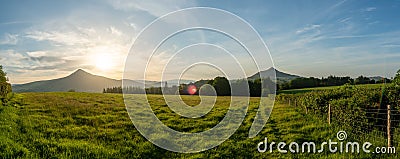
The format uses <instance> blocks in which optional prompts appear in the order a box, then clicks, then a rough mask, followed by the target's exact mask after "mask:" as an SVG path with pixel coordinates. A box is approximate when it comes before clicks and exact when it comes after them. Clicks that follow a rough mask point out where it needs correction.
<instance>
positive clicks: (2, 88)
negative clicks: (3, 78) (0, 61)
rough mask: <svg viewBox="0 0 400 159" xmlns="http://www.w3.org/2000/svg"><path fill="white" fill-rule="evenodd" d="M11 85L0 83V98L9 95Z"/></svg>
mask: <svg viewBox="0 0 400 159" xmlns="http://www.w3.org/2000/svg"><path fill="white" fill-rule="evenodd" d="M11 91H12V89H11V84H10V83H7V82H0V98H4V97H6V96H7V94H8V93H11Z"/></svg>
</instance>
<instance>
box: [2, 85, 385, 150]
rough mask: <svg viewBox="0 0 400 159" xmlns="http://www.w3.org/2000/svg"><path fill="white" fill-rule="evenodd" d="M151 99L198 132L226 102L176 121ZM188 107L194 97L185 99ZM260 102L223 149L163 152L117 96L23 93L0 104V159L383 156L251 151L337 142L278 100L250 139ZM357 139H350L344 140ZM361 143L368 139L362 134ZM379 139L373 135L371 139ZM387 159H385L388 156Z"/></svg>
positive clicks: (332, 132) (167, 119) (323, 126)
mask: <svg viewBox="0 0 400 159" xmlns="http://www.w3.org/2000/svg"><path fill="white" fill-rule="evenodd" d="M148 99H149V102H150V103H152V108H153V110H154V111H155V112H156V115H157V116H158V117H159V118H160V120H161V121H162V122H163V123H165V124H166V125H168V126H169V127H171V128H173V129H175V130H178V131H185V132H199V131H203V130H206V129H209V128H212V127H213V126H215V125H216V124H217V123H218V122H219V121H220V120H221V119H222V118H223V116H224V115H225V112H226V111H227V109H228V107H229V102H230V97H218V99H217V104H216V106H215V107H214V108H213V109H212V110H211V112H210V113H209V114H207V115H206V116H204V117H203V118H200V119H188V118H183V117H180V116H178V115H177V114H175V113H173V112H172V111H171V110H170V109H169V107H168V106H166V104H165V102H164V100H163V98H162V96H160V95H150V96H149V97H148ZM183 100H184V101H185V102H186V103H188V104H189V105H196V104H198V103H199V102H200V101H199V100H200V98H199V97H198V96H183ZM258 101H259V98H251V102H250V107H249V109H248V113H247V116H246V117H245V119H244V121H243V123H242V125H241V126H240V128H239V129H238V130H237V131H236V132H235V134H233V135H232V136H231V137H230V138H229V139H228V140H226V141H225V142H224V143H222V144H221V145H219V146H217V147H215V148H213V149H210V150H207V151H204V152H200V153H193V154H182V153H175V152H170V151H166V150H164V149H161V148H159V147H157V146H155V145H153V144H152V143H151V142H149V141H147V140H146V139H145V138H144V137H142V136H141V134H140V133H139V132H138V131H137V130H136V129H135V127H134V126H133V124H132V122H131V121H130V119H129V116H128V114H127V111H126V108H125V105H124V103H123V97H122V95H121V94H100V93H72V92H71V93H22V94H16V97H15V99H14V101H13V102H11V103H9V105H11V106H1V107H0V123H1V124H0V125H1V127H0V132H1V133H0V141H1V142H0V156H1V157H2V158H18V157H21V158H271V157H272V158H353V157H363V158H371V157H373V158H381V157H382V158H383V157H384V156H380V155H376V154H375V155H374V154H365V153H361V154H340V153H336V154H334V153H329V152H323V153H316V154H307V153H300V154H291V153H287V154H283V153H278V152H277V151H276V149H275V151H273V152H272V153H270V152H265V153H260V152H258V151H257V145H258V143H259V142H261V141H264V138H265V137H268V141H275V142H281V141H282V142H286V143H290V142H292V141H296V142H303V141H314V142H316V143H322V142H324V141H328V140H329V139H332V140H337V139H336V133H337V131H338V130H339V129H338V128H336V127H333V126H329V125H328V124H327V123H326V122H325V121H321V120H320V119H318V118H315V117H313V116H312V115H307V114H305V113H303V112H301V111H298V110H297V109H296V108H294V107H290V106H288V105H284V104H279V103H276V104H275V106H274V109H273V111H272V115H271V117H270V118H269V120H268V123H267V124H266V125H265V127H264V129H263V130H262V132H261V133H260V134H258V135H257V136H256V137H254V138H248V131H249V129H250V126H251V124H252V121H253V118H254V116H255V114H256V111H257V109H258ZM358 137H359V136H355V135H352V134H349V137H348V139H349V140H351V139H357V138H358ZM364 137H365V138H367V137H369V136H364ZM381 140H384V139H383V138H380V137H377V138H375V139H374V141H377V142H378V141H380V142H383V141H381ZM386 157H387V156H386Z"/></svg>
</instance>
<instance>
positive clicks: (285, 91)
mask: <svg viewBox="0 0 400 159" xmlns="http://www.w3.org/2000/svg"><path fill="white" fill-rule="evenodd" d="M356 86H357V87H368V88H380V87H384V86H385V84H361V85H356ZM339 87H341V86H329V87H314V88H301V89H288V90H281V91H278V93H284V94H297V93H306V92H311V91H320V90H327V89H336V88H339Z"/></svg>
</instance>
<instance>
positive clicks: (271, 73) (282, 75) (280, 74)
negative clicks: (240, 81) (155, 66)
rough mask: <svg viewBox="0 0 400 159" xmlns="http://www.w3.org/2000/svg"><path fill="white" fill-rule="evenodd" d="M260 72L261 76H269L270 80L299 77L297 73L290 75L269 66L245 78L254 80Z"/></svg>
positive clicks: (285, 79) (287, 79)
mask: <svg viewBox="0 0 400 159" xmlns="http://www.w3.org/2000/svg"><path fill="white" fill-rule="evenodd" d="M260 74H261V76H263V77H269V78H270V79H271V80H274V81H278V82H279V81H290V80H292V79H295V78H300V76H298V75H291V74H288V73H284V72H281V71H279V70H277V69H275V68H273V67H271V68H269V69H267V70H264V71H261V72H258V73H256V74H254V75H252V76H250V77H248V78H247V79H248V80H255V79H257V78H260V77H261V76H260ZM274 74H276V79H274Z"/></svg>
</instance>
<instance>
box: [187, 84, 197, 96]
mask: <svg viewBox="0 0 400 159" xmlns="http://www.w3.org/2000/svg"><path fill="white" fill-rule="evenodd" d="M187 92H188V93H189V94H190V95H193V94H195V93H196V92H197V88H196V86H195V85H189V86H188V87H187Z"/></svg>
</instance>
